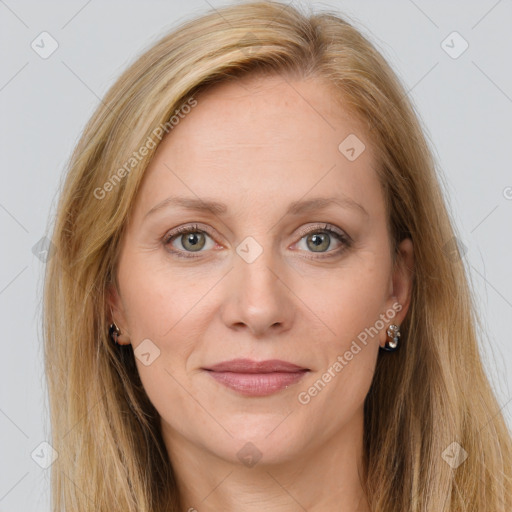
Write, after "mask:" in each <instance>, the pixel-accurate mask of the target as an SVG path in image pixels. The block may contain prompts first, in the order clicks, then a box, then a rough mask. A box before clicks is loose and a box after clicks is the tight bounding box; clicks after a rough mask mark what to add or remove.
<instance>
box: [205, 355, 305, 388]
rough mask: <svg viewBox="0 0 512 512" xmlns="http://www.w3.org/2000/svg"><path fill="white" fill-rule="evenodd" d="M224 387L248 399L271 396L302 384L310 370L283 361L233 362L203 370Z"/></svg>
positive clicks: (235, 360)
mask: <svg viewBox="0 0 512 512" xmlns="http://www.w3.org/2000/svg"><path fill="white" fill-rule="evenodd" d="M203 370H205V371H206V372H208V374H209V375H210V376H211V377H212V378H214V379H215V380H216V381H217V382H219V383H220V384H223V385H224V386H226V387H228V388H230V389H232V390H234V391H237V392H238V393H240V394H242V395H245V396H267V395H270V394H273V393H276V392H278V391H281V390H282V389H285V388H288V386H290V385H292V384H294V383H296V382H298V381H299V380H300V379H302V378H303V377H304V375H305V374H306V373H307V372H308V371H309V368H303V367H302V366H298V365H296V364H292V363H289V362H287V361H281V360H279V359H269V360H267V361H253V360H251V359H232V360H231V361H224V362H222V363H218V364H216V365H213V366H211V367H209V368H203Z"/></svg>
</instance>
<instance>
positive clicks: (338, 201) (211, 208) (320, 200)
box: [144, 196, 369, 218]
mask: <svg viewBox="0 0 512 512" xmlns="http://www.w3.org/2000/svg"><path fill="white" fill-rule="evenodd" d="M331 205H337V206H341V207H342V208H349V209H352V210H356V211H359V212H360V213H363V214H364V215H365V216H366V217H368V216H369V215H368V212H367V211H366V209H365V208H364V206H363V205H361V204H359V203H358V202H356V201H354V200H353V199H350V198H349V197H314V198H312V199H306V200H299V201H293V202H292V203H290V205H289V206H288V209H287V210H286V213H285V214H286V215H299V214H301V213H307V212H311V211H314V210H322V209H325V208H327V207H328V206H331ZM173 206H174V207H182V208H185V209H187V210H191V211H196V212H209V213H212V214H214V215H219V216H220V215H223V214H225V213H226V212H227V211H228V207H227V205H226V204H224V203H221V202H219V201H215V200H213V199H210V198H204V199H200V198H194V197H179V196H171V197H168V198H167V199H164V200H163V201H161V202H160V203H158V204H156V205H155V206H153V207H152V208H151V209H150V210H149V211H148V212H147V213H146V214H145V215H144V218H146V217H148V216H150V215H152V214H153V213H155V212H157V211H159V210H162V209H164V208H169V207H173Z"/></svg>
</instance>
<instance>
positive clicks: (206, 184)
mask: <svg viewBox="0 0 512 512" xmlns="http://www.w3.org/2000/svg"><path fill="white" fill-rule="evenodd" d="M292 86H293V87H292ZM197 100H198V105H197V106H196V107H195V108H194V109H193V110H192V112H190V113H189V114H188V115H187V116H186V118H185V119H183V120H181V121H180V123H179V124H178V125H177V126H176V127H175V128H174V129H173V130H172V132H171V133H170V134H169V136H168V137H167V138H165V139H164V140H163V142H162V143H161V144H160V146H159V148H158V150H157V152H156V154H155V156H154V158H153V160H152V162H151V164H150V166H149V168H148V169H147V171H146V175H145V177H144V180H143V182H142V186H141V189H140V190H139V193H138V195H137V198H136V201H135V204H134V209H133V215H132V217H131V219H130V223H129V225H128V229H127V231H126V233H125V236H124V238H123V240H122V246H121V252H120V259H119V266H118V283H119V288H118V289H117V290H115V289H112V290H111V295H110V296H111V305H112V308H113V315H114V320H115V321H116V323H117V325H118V326H119V327H120V329H121V331H122V332H124V333H125V334H126V338H123V340H124V341H123V343H131V344H132V345H133V348H134V350H136V349H137V347H138V346H139V345H140V344H141V342H142V341H143V340H146V339H149V340H151V342H150V343H151V344H150V345H147V347H150V349H151V350H152V351H153V352H152V353H153V354H156V352H155V348H154V347H157V348H158V350H159V351H160V352H159V356H158V357H156V359H154V361H153V362H151V364H149V365H147V366H146V365H145V364H143V363H142V361H141V360H140V359H139V358H136V362H137V367H138V371H139V374H140V377H141V380H142V383H143V385H144V388H145V390H146V392H147V394H148V396H149V398H150V400H151V401H152V403H153V404H154V406H155V407H156V409H157V410H158V412H159V414H160V416H161V428H162V434H163V437H164V440H165V444H166V447H167V450H168V453H169V457H170V460H171V461H172V464H173V469H174V472H175V474H176V477H177V481H178V484H179V490H180V498H181V502H182V509H183V510H185V511H186V510H189V509H191V508H192V509H196V510H197V511H198V512H203V511H205V512H206V511H218V510H227V511H234V510H244V511H246V512H251V511H258V512H260V511H261V510H266V511H267V512H278V511H279V512H285V511H286V512H292V511H293V512H295V511H303V510H308V512H318V511H325V510H332V511H339V512H354V511H361V512H367V511H369V510H370V509H369V507H368V503H367V500H366V497H365V491H364V486H363V485H362V481H363V477H364V474H363V465H362V453H363V452H362V436H363V403H364V399H365V397H366V395H367V393H368V390H369V388H370V384H371V381H372V377H373V374H374V371H375V364H376V360H377V356H378V354H379V346H383V345H384V344H385V342H386V339H387V336H386V327H387V326H388V325H389V324H390V323H394V324H398V325H400V324H401V323H402V321H403V319H404V317H405V315H406V314H407V310H408V307H409V302H410V296H411V291H412V272H411V270H412V269H413V264H414V262H413V246H412V243H411V241H410V240H408V239H407V240H404V241H402V242H401V244H400V245H399V248H398V250H399V252H400V253H401V255H402V260H399V261H401V262H400V263H399V264H397V265H395V266H394V265H393V254H392V253H393V250H392V247H391V240H390V238H389V234H388V230H387V227H386V222H387V221H386V209H385V202H384V195H383V192H382V189H381V185H380V183H379V180H378V178H377V173H376V170H375V168H376V165H377V162H376V157H375V155H374V153H373V151H372V147H371V143H370V140H368V139H367V137H366V135H365V133H364V131H363V129H362V125H361V123H359V122H358V121H357V120H356V119H355V118H354V117H353V116H351V115H349V114H348V112H345V111H344V109H343V108H342V107H341V106H340V105H339V103H337V102H336V101H335V100H334V91H333V90H332V89H331V88H329V87H328V86H327V85H326V84H325V83H324V82H322V81H320V80H319V79H318V78H314V79H308V80H299V79H294V80H291V79H284V78H283V77H254V76H253V77H249V78H245V79H243V80H242V81H238V82H233V83H223V84H220V85H217V86H215V87H214V88H212V89H210V90H209V91H207V92H206V93H203V94H202V95H199V96H198V97H197ZM349 134H355V135H356V136H357V137H358V138H359V139H360V140H361V141H363V143H364V144H365V146H366V149H365V150H364V151H363V152H362V153H361V154H360V155H359V156H358V157H357V158H356V159H355V160H353V161H350V160H349V159H348V158H347V157H346V156H345V155H344V154H343V153H342V152H341V151H340V150H339V149H338V146H339V145H340V143H341V142H342V141H343V140H344V139H345V138H346V137H347V136H348V135H349ZM170 196H182V197H186V198H192V199H198V198H200V199H201V200H206V199H211V200H215V201H218V202H222V203H225V205H226V211H225V212H224V213H220V212H216V213H212V212H207V211H196V210H187V209H186V208H184V207H183V206H169V205H168V206H167V207H162V208H159V209H157V210H155V211H154V212H152V213H150V214H148V212H149V210H151V209H152V208H154V207H155V205H157V204H158V203H160V202H162V201H164V200H165V199H167V198H168V197H170ZM319 197H320V198H327V197H335V198H336V199H338V200H342V199H343V200H344V199H347V198H348V199H349V200H350V201H352V202H355V203H358V204H359V205H360V206H354V205H350V204H349V202H347V201H345V202H344V203H343V204H342V205H338V204H330V205H328V206H325V207H324V208H318V207H317V208H316V209H311V210H304V211H302V212H301V213H288V214H287V213H286V211H287V209H288V207H289V205H290V204H291V203H292V202H295V201H306V200H309V199H312V198H319ZM361 207H362V208H361ZM191 224H192V225H195V224H197V225H198V228H199V229H198V230H197V229H195V231H194V228H193V229H192V231H193V232H194V233H195V234H196V235H197V237H199V238H196V241H197V240H199V242H200V243H199V246H200V250H198V251H194V247H195V246H194V245H192V244H190V243H188V241H189V236H190V235H181V236H180V235H179V234H178V235H177V236H176V237H175V238H173V239H172V240H171V241H169V242H168V243H167V245H165V242H166V240H165V235H166V234H168V233H170V232H172V231H173V230H174V228H177V227H179V226H189V225H191ZM326 224H327V225H328V227H329V228H333V229H334V230H336V229H337V230H339V231H341V233H344V234H345V235H348V236H349V237H350V238H349V240H350V242H349V243H348V244H346V243H345V242H341V241H339V240H338V239H337V238H336V236H335V235H333V234H331V235H329V233H326V231H325V229H324V228H325V226H326ZM306 230H307V231H308V232H306ZM315 234H316V235H317V238H315V236H314V235H315ZM318 235H320V238H318ZM203 237H204V238H203ZM246 237H252V238H253V239H254V240H255V241H256V243H257V246H254V245H252V246H246V245H244V244H242V246H241V247H245V248H246V249H249V251H254V250H255V247H260V248H261V250H262V252H261V254H259V256H258V257H257V258H256V259H255V260H254V261H252V262H250V263H249V262H248V261H247V260H246V259H244V258H243V257H241V256H240V255H239V253H237V247H239V245H240V244H241V243H242V242H243V241H244V240H245V239H246ZM315 241H316V243H317V244H319V245H316V244H315V243H314V242H315ZM203 242H204V245H203ZM245 242H246V241H245ZM196 247H197V245H196ZM173 249H174V250H175V251H177V252H179V253H181V254H185V255H187V254H188V255H191V256H192V257H191V258H189V259H187V258H186V257H178V256H176V255H174V254H173V253H172V252H171V251H172V250H173ZM252 254H254V252H252ZM397 304H399V305H400V306H401V309H400V311H398V312H397V311H396V310H393V305H395V308H396V305H397ZM389 311H393V312H394V315H393V317H391V318H390V316H391V315H390V313H389ZM386 312H388V313H386ZM379 318H380V319H382V318H385V319H386V322H385V326H384V327H383V328H382V329H380V330H379V333H378V335H374V336H369V337H368V340H367V343H366V344H363V343H360V342H359V343H358V345H359V346H360V347H361V350H360V351H359V352H358V353H357V354H355V355H354V356H353V358H352V359H351V360H350V361H347V364H346V365H344V367H343V369H342V370H341V371H338V372H336V371H335V372H332V370H331V373H334V375H335V376H333V377H332V378H331V379H330V381H329V382H328V383H327V384H326V385H325V386H324V387H323V388H322V389H321V391H319V392H317V394H316V395H314V396H311V399H310V401H309V402H308V403H307V404H304V403H301V402H300V401H299V399H298V396H299V393H301V392H307V391H308V389H309V388H311V386H313V384H314V383H315V382H317V381H318V380H319V379H321V378H322V375H324V374H325V372H326V371H327V370H328V368H329V367H332V366H333V363H335V361H337V360H338V356H343V355H344V354H345V353H346V352H347V350H349V349H350V347H351V346H353V345H352V343H353V341H354V340H357V339H358V338H357V337H358V335H359V334H360V333H361V332H363V331H364V330H365V329H367V328H370V327H372V326H376V325H377V326H378V325H380V324H379V323H376V322H377V320H379ZM147 343H148V342H146V344H147ZM152 347H153V348H152ZM393 355H394V354H392V353H383V354H382V357H393ZM150 357H153V356H150ZM234 358H248V359H253V360H257V361H262V360H267V359H281V360H285V361H289V362H292V363H294V364H297V365H300V366H302V367H305V368H308V369H309V370H310V371H309V372H307V373H306V374H305V375H304V377H303V378H302V379H301V380H300V381H299V382H297V383H295V384H292V385H291V386H289V387H288V388H287V389H283V390H281V391H278V392H276V393H273V394H271V395H269V396H262V397H250V396H249V397H248V396H243V395H241V394H239V393H237V392H236V391H234V390H232V389H229V388H227V387H225V386H223V385H222V384H220V383H219V382H217V381H216V380H214V379H213V378H212V377H211V376H210V375H209V374H208V372H205V371H204V370H202V368H204V367H206V366H211V365H213V364H215V363H219V362H221V361H226V360H230V359H234ZM324 380H325V378H324ZM248 442H250V443H252V445H247V446H246V450H249V451H250V453H251V454H252V455H253V456H255V457H256V456H257V455H258V454H260V455H261V458H260V459H259V460H258V461H257V463H256V464H255V465H252V466H249V465H248V464H247V462H244V461H243V460H241V458H239V456H238V455H237V453H238V452H239V450H241V449H242V448H243V447H244V446H245V445H246V443H248ZM252 446H254V447H255V448H253V447H252ZM242 453H243V452H242Z"/></svg>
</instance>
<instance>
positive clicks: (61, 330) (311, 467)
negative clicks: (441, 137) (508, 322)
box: [45, 2, 512, 512]
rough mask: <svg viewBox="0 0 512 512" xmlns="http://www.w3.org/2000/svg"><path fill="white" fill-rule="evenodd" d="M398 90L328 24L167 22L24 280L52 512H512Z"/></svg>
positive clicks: (470, 320)
mask: <svg viewBox="0 0 512 512" xmlns="http://www.w3.org/2000/svg"><path fill="white" fill-rule="evenodd" d="M454 240H455V238H454V228H453V227H452V225H451V222H450V219H449V216H448V214H447V210H446V207H445V204H444V202H443V198H442V194H441V190H440V186H439V183H438V179H437V177H436V173H435V166H434V162H433V159H432V157H431V154H430V152H429V149H428V146H427V143H426V141H425V138H424V136H423V134H422V131H421V128H420V125H419V122H418V120H417V118H416V116H415V114H414V111H413V109H412V108H411V105H410V104H409V102H408V99H407V95H406V94H405V91H404V89H403V87H402V86H401V84H400V83H399V82H398V80H397V78H396V77H395V75H394V74H393V72H392V70H391V69H390V67H389V66H388V64H387V63H386V62H385V60H384V59H383V57H382V56H381V55H380V54H379V53H378V52H377V51H376V50H375V48H374V47H373V46H372V45H371V44H370V43H369V42H368V41H367V40H366V39H365V38H364V37H363V36H362V35H361V34H360V33H359V32H358V31H357V30H356V29H354V28H353V27H352V26H351V25H350V24H348V23H347V22H345V21H344V20H343V19H341V18H339V17H338V16H336V15H334V14H316V15H310V16H306V15H305V14H302V13H300V12H299V11H298V10H296V9H295V8H293V7H290V6H285V5H284V4H280V3H275V2H255V3H248V4H244V5H235V6H231V7H226V8H223V9H221V10H218V11H216V12H213V13H211V14H208V15H206V16H203V17H201V18H199V19H196V20H194V21H191V22H188V23H186V24H184V25H183V26H181V27H180V28H178V29H177V30H175V31H174V32H173V33H171V34H169V35H168V36H167V37H165V38H163V39H162V40H161V41H159V42H158V43H157V44H156V45H154V46H153V47H152V48H151V49H150V50H149V51H147V52H146V53H145V54H144V55H143V56H142V57H140V58H139V59H138V60H137V61H136V62H135V63H134V64H133V65H132V66H131V67H130V68H129V69H128V70H127V71H126V72H125V73H124V74H123V75H122V76H121V77H120V78H119V80H118V81H117V83H116V84H114V86H113V87H112V89H111V90H110V91H109V92H108V94H107V96H106V98H105V101H104V102H102V104H101V105H100V107H99V108H98V110H97V112H96V113H95V114H94V116H93V118H92V119H91V121H90V123H89V124H88V126H87V127H86V129H85V132H84V134H83V136H82V138H81V140H80V142H79V144H78V146H77V148H76V150H75V152H74V154H73V157H72V161H71V164H70V169H69V173H68V175H67V179H66V182H65V185H64V189H63V191H62V195H61V199H60V203H59V206H58V212H57V218H56V221H55V228H54V235H53V243H54V244H55V245H56V256H55V257H54V258H52V259H51V260H50V262H49V266H48V270H47V276H46V282H45V334H46V350H45V357H46V370H47V375H48V384H49V394H50V406H51V420H52V426H53V439H52V446H53V447H54V449H55V450H57V452H58V454H59V457H58V459H57V461H56V462H55V463H54V465H53V468H52V471H53V491H52V492H53V510H55V511H57V510H59V511H60V510H62V507H64V508H65V509H66V510H73V511H85V510H109V511H113V510H119V511H147V512H149V511H152V512H156V511H164V510H167V511H168V510H173V511H177V510H189V511H193V510H197V511H199V512H201V511H217V510H244V511H252V510H261V509H263V508H265V509H266V510H269V511H273V510H279V511H281V510H283V511H284V510H286V511H295V510H308V511H309V512H314V511H317V510H332V511H334V510H336V511H342V512H345V511H355V510H358V511H365V512H366V511H370V510H371V511H379V512H384V511H386V512H387V511H390V512H391V511H394V512H396V511H411V512H420V511H421V512H427V511H428V512H431V511H433V510H435V511H439V512H442V511H445V512H448V511H457V512H460V511H465V512H469V511H483V510H486V511H493V512H498V511H500V512H505V511H509V510H511V509H512V443H511V437H510V432H509V431H508V430H507V426H506V424H505V422H504V419H503V416H502V414H501V412H500V408H499V404H498V403H497V401H496V398H495V397H494V395H493V392H492V390H491V387H490V385H489V382H488V379H487V377H486V375H485V373H484V370H483V367H482V363H481V359H480V355H479V351H478V343H477V337H476V332H475V331H476V329H475V323H474V322H475V321H474V318H475V310H474V306H473V303H472V300H471V296H470V292H469V288H468V284H467V278H466V275H465V272H464V267H463V265H462V263H461V261H460V258H457V257H454V254H453V253H450V254H448V253H447V250H446V247H452V248H454V251H455V255H457V248H456V244H454Z"/></svg>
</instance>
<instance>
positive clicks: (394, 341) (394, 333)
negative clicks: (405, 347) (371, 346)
mask: <svg viewBox="0 0 512 512" xmlns="http://www.w3.org/2000/svg"><path fill="white" fill-rule="evenodd" d="M386 334H387V335H388V337H389V338H391V339H390V340H389V339H388V340H386V343H385V344H384V346H383V347H380V348H381V349H382V350H385V351H387V352H394V351H395V350H396V349H397V348H398V341H399V338H400V326H399V325H395V324H391V325H390V326H389V327H388V330H387V331H386Z"/></svg>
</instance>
